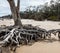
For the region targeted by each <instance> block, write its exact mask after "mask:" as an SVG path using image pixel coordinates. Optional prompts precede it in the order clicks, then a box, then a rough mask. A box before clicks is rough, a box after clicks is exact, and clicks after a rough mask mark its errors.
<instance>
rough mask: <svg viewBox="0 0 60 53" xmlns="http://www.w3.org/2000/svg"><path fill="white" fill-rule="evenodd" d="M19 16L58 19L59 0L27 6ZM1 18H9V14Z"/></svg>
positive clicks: (59, 17)
mask: <svg viewBox="0 0 60 53" xmlns="http://www.w3.org/2000/svg"><path fill="white" fill-rule="evenodd" d="M20 16H21V18H23V19H34V20H39V21H42V20H52V21H60V0H51V1H50V2H49V3H48V2H46V3H45V4H43V5H39V6H29V7H27V8H26V10H25V11H21V12H20ZM1 18H8V19H11V18H12V16H11V15H7V16H3V17H1Z"/></svg>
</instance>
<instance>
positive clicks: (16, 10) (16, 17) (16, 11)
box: [7, 0, 22, 27]
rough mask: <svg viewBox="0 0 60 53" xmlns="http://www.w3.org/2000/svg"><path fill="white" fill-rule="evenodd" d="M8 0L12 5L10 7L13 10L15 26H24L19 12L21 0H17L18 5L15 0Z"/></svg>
mask: <svg viewBox="0 0 60 53" xmlns="http://www.w3.org/2000/svg"><path fill="white" fill-rule="evenodd" d="M7 1H8V3H9V5H10V9H11V12H12V18H13V19H14V23H15V26H19V27H22V23H21V18H20V14H19V6H20V0H17V1H18V5H17V7H16V6H15V3H14V0H7Z"/></svg>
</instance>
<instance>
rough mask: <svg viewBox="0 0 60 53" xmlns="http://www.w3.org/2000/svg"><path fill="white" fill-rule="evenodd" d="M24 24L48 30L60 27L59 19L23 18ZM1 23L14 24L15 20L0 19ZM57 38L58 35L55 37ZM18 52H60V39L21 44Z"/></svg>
mask: <svg viewBox="0 0 60 53" xmlns="http://www.w3.org/2000/svg"><path fill="white" fill-rule="evenodd" d="M21 21H22V23H23V24H32V25H33V26H38V27H40V28H44V29H46V30H51V29H60V22H58V21H34V20H29V19H22V20H21ZM1 25H6V26H10V25H14V22H13V20H12V19H11V20H6V19H5V20H4V21H2V20H0V26H1ZM55 38H56V39H57V40H58V38H57V36H56V37H55ZM16 52H17V53H60V42H59V41H53V42H49V41H38V42H35V43H34V44H32V45H31V46H28V45H27V46H26V45H24V46H20V48H17V51H16Z"/></svg>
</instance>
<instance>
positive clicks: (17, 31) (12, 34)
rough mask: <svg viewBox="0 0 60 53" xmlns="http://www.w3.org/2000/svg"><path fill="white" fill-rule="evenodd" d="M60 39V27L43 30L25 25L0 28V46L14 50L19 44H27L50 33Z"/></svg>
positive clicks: (49, 36)
mask: <svg viewBox="0 0 60 53" xmlns="http://www.w3.org/2000/svg"><path fill="white" fill-rule="evenodd" d="M56 33H58V38H59V40H60V29H52V30H49V31H47V30H45V29H42V28H39V27H36V26H32V25H27V26H23V28H19V27H13V26H11V27H6V28H3V29H2V28H1V30H0V45H1V47H10V48H11V50H13V51H15V50H16V47H17V46H18V45H21V44H26V45H27V44H29V43H30V42H31V41H38V40H39V39H43V40H45V39H47V38H46V37H48V38H51V34H54V35H55V36H56Z"/></svg>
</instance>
